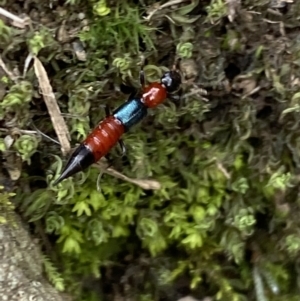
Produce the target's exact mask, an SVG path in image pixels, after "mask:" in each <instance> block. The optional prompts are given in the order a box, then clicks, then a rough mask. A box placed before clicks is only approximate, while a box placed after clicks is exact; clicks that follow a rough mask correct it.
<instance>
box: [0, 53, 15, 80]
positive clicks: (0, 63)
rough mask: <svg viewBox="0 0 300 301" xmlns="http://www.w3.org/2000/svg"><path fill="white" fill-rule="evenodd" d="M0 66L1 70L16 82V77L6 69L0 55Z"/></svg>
mask: <svg viewBox="0 0 300 301" xmlns="http://www.w3.org/2000/svg"><path fill="white" fill-rule="evenodd" d="M0 67H1V68H2V69H3V71H4V72H5V73H6V75H7V76H8V77H9V78H10V79H11V80H12V81H13V82H16V81H18V77H17V76H15V75H14V74H13V73H12V72H11V71H9V70H8V68H7V67H6V65H5V63H4V62H3V60H2V57H1V55H0Z"/></svg>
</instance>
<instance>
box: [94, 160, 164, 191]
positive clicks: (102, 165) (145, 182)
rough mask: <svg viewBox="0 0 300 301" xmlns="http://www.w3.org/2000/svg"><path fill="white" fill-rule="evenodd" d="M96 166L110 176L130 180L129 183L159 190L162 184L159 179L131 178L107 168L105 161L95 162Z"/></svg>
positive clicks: (146, 188)
mask: <svg viewBox="0 0 300 301" xmlns="http://www.w3.org/2000/svg"><path fill="white" fill-rule="evenodd" d="M95 166H96V167H97V168H98V169H100V170H101V171H103V172H104V173H106V174H108V175H110V176H113V177H115V178H118V179H121V180H123V181H126V182H129V183H132V184H134V185H137V186H139V187H141V188H142V189H145V190H158V189H160V188H161V184H160V183H159V182H158V181H155V180H146V179H143V180H138V179H132V178H129V177H127V176H125V175H123V174H122V173H120V172H118V171H116V170H115V169H113V168H111V167H109V168H107V164H105V163H104V162H101V161H100V162H98V163H97V164H95Z"/></svg>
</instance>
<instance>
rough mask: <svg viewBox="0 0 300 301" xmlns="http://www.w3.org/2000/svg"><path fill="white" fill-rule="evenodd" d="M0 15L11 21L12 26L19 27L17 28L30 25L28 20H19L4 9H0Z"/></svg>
mask: <svg viewBox="0 0 300 301" xmlns="http://www.w3.org/2000/svg"><path fill="white" fill-rule="evenodd" d="M0 15H2V16H4V17H6V18H8V19H11V20H12V21H13V23H12V25H14V26H16V27H19V28H24V27H25V26H26V25H28V24H30V18H24V19H22V18H20V17H18V16H16V15H14V14H12V13H10V12H8V11H7V10H5V9H4V8H2V7H0Z"/></svg>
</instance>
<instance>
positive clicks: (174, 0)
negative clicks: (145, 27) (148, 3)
mask: <svg viewBox="0 0 300 301" xmlns="http://www.w3.org/2000/svg"><path fill="white" fill-rule="evenodd" d="M182 2H185V0H171V1H169V2H167V3H164V4H163V5H160V6H159V7H157V8H155V9H154V10H153V11H152V12H151V13H150V14H149V15H148V16H147V17H144V19H145V20H146V21H150V19H151V18H152V17H153V15H154V14H156V13H157V12H158V11H159V10H161V9H163V8H166V7H168V6H172V5H176V4H180V3H182ZM165 17H167V16H165Z"/></svg>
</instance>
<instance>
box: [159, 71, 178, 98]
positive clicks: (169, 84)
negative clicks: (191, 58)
mask: <svg viewBox="0 0 300 301" xmlns="http://www.w3.org/2000/svg"><path fill="white" fill-rule="evenodd" d="M160 82H161V84H163V85H164V86H165V87H166V89H167V92H168V93H174V92H176V91H178V90H179V88H180V85H181V75H180V74H179V72H178V71H177V70H171V71H168V72H166V73H164V75H163V76H162V77H161V79H160Z"/></svg>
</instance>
